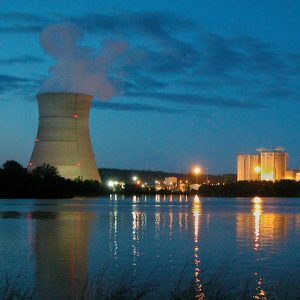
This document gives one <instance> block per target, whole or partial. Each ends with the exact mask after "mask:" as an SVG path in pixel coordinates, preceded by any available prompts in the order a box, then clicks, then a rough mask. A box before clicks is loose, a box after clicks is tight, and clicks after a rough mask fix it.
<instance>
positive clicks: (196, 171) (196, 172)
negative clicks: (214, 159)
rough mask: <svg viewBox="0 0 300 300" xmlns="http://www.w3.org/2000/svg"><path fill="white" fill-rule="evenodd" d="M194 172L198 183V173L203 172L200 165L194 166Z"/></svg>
mask: <svg viewBox="0 0 300 300" xmlns="http://www.w3.org/2000/svg"><path fill="white" fill-rule="evenodd" d="M193 173H194V174H195V178H196V184H198V175H199V174H200V173H201V169H200V168H199V167H194V169H193Z"/></svg>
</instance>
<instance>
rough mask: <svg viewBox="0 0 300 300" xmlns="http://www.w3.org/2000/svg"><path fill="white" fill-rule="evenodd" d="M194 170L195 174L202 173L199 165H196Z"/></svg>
mask: <svg viewBox="0 0 300 300" xmlns="http://www.w3.org/2000/svg"><path fill="white" fill-rule="evenodd" d="M193 172H194V174H195V175H199V174H200V173H201V169H200V168H199V167H194V169H193Z"/></svg>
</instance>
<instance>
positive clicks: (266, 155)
mask: <svg viewBox="0 0 300 300" xmlns="http://www.w3.org/2000/svg"><path fill="white" fill-rule="evenodd" d="M260 159H261V180H267V181H270V180H271V181H276V180H282V179H285V176H286V174H285V173H286V171H287V169H288V154H287V153H286V152H283V151H282V149H279V150H276V149H275V151H268V150H267V151H261V154H260Z"/></svg>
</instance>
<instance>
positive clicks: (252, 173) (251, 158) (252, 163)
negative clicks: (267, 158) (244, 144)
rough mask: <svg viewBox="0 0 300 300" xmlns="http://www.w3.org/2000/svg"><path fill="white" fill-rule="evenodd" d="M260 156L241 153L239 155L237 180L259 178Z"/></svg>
mask: <svg viewBox="0 0 300 300" xmlns="http://www.w3.org/2000/svg"><path fill="white" fill-rule="evenodd" d="M259 167H260V156H259V155H258V154H239V155H238V157H237V180H238V181H244V180H247V181H252V180H259V179H260V174H259V170H258V168H259Z"/></svg>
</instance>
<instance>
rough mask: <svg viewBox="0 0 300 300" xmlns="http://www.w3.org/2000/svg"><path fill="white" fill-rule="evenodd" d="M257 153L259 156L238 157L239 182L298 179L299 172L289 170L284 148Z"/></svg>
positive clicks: (262, 150)
mask: <svg viewBox="0 0 300 300" xmlns="http://www.w3.org/2000/svg"><path fill="white" fill-rule="evenodd" d="M257 151H258V152H259V154H239V155H238V156H237V181H242V180H246V181H252V180H266V181H276V180H282V179H293V180H295V179H296V177H297V171H291V170H288V154H287V153H286V152H284V149H283V148H279V147H278V148H275V149H263V148H260V149H257ZM299 179H300V178H299Z"/></svg>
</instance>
